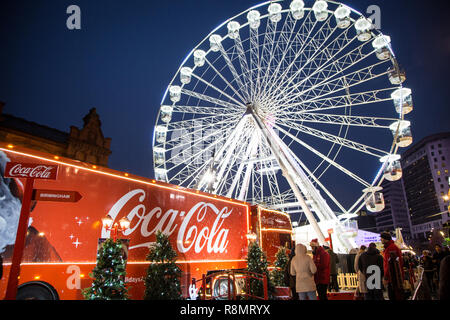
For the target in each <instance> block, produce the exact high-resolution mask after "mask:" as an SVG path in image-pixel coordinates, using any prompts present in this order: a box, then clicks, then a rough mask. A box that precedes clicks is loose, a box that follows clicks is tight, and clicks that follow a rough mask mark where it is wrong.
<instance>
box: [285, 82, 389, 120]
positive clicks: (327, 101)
mask: <svg viewBox="0 0 450 320" xmlns="http://www.w3.org/2000/svg"><path fill="white" fill-rule="evenodd" d="M395 89H396V88H388V89H379V90H372V91H367V92H359V93H353V94H350V95H344V96H338V97H330V98H322V99H318V100H310V101H305V102H301V103H293V104H290V105H289V106H287V107H285V108H283V110H282V112H280V114H281V113H284V114H289V113H291V114H303V113H311V112H315V111H324V110H333V109H341V108H347V107H354V106H360V105H367V104H371V103H378V102H384V101H391V100H392V97H391V96H386V93H388V92H392V91H393V90H395ZM297 110H298V111H297Z"/></svg>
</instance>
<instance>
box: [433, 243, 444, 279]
mask: <svg viewBox="0 0 450 320" xmlns="http://www.w3.org/2000/svg"><path fill="white" fill-rule="evenodd" d="M434 248H435V250H436V252H435V253H434V254H433V263H434V264H435V265H436V272H437V278H438V281H439V271H440V268H441V262H442V260H444V258H445V257H446V256H447V254H446V253H445V252H444V250H442V247H441V246H440V245H439V244H436V246H435V247H434Z"/></svg>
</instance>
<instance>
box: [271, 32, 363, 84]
mask: <svg viewBox="0 0 450 320" xmlns="http://www.w3.org/2000/svg"><path fill="white" fill-rule="evenodd" d="M350 30H351V28H350V27H348V28H347V29H346V30H344V31H343V32H342V33H341V34H340V35H339V36H337V37H336V39H334V40H333V41H332V42H331V43H329V44H328V45H327V46H326V47H325V48H322V46H324V45H325V43H326V41H324V42H322V43H321V45H320V46H317V45H315V43H314V41H311V46H313V47H314V46H315V47H316V49H315V51H314V53H315V54H314V55H313V56H312V57H309V58H308V59H307V60H306V61H302V62H303V63H301V64H300V67H299V68H298V70H297V71H296V72H294V73H293V75H291V76H289V77H287V74H288V73H287V72H286V71H290V69H291V68H292V67H293V66H294V65H295V64H294V63H295V62H296V61H297V60H298V58H300V57H301V56H302V54H303V51H302V50H300V51H299V52H298V53H297V54H296V56H295V57H294V59H293V61H292V63H291V65H290V66H289V67H288V69H286V71H285V73H284V74H283V75H282V76H281V81H280V82H279V83H278V86H277V87H275V89H274V90H273V92H279V91H280V90H281V88H283V87H288V86H289V85H290V84H291V83H292V82H293V81H295V79H297V78H298V77H299V76H300V75H301V73H304V70H305V68H306V67H307V66H309V65H310V63H312V62H313V61H314V60H315V59H317V56H318V55H322V56H323V55H324V52H325V53H326V54H327V56H326V57H322V59H321V60H323V61H325V62H327V61H329V60H330V59H335V57H336V56H338V55H339V54H340V53H341V52H342V51H344V50H345V49H346V48H347V47H348V46H349V45H350V44H351V43H352V42H353V41H354V40H355V39H356V36H355V37H352V38H350V37H349V36H348V34H349V31H350ZM334 31H335V29H333V32H331V33H330V34H329V35H328V37H327V38H326V40H328V39H329V37H331V35H332V34H333V33H334ZM321 48H322V50H321ZM319 67H320V64H319V65H317V66H316V67H315V68H312V70H315V69H317V68H319ZM307 76H308V74H306V75H305V77H307Z"/></svg>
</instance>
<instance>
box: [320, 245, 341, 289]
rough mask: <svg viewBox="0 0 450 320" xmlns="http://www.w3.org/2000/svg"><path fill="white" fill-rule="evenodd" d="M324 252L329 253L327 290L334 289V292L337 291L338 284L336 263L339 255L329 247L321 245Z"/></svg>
mask: <svg viewBox="0 0 450 320" xmlns="http://www.w3.org/2000/svg"><path fill="white" fill-rule="evenodd" d="M323 248H324V249H325V250H326V252H327V253H328V254H329V255H330V285H329V290H330V291H333V290H334V291H335V292H339V284H338V280H337V276H338V270H337V264H338V263H339V257H338V255H337V254H336V253H334V251H333V250H332V249H331V248H329V247H326V246H324V247H323Z"/></svg>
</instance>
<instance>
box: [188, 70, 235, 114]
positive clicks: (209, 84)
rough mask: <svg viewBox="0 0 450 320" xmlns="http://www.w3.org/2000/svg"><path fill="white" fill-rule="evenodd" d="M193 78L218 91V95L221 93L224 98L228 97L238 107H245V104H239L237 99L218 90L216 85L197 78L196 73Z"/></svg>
mask: <svg viewBox="0 0 450 320" xmlns="http://www.w3.org/2000/svg"><path fill="white" fill-rule="evenodd" d="M192 76H193V77H194V78H196V79H197V80H199V81H200V82H202V83H204V84H206V85H207V86H208V87H210V88H212V89H213V90H215V91H217V92H218V93H220V94H221V95H222V96H224V97H227V98H228V99H229V100H230V101H233V102H234V103H235V104H236V105H240V106H243V105H244V104H243V102H239V101H237V100H236V99H235V98H233V97H231V96H230V95H228V94H227V93H225V92H224V91H222V90H221V89H219V88H217V87H216V86H215V85H213V84H212V83H210V82H208V81H206V80H204V79H203V78H201V77H199V76H197V75H196V74H195V73H192Z"/></svg>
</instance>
